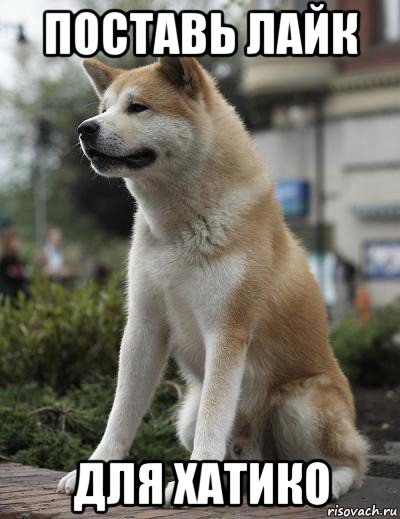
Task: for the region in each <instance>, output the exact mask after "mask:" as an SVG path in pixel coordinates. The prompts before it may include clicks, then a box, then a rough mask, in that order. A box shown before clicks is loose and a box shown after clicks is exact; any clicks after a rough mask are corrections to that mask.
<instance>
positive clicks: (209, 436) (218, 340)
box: [191, 334, 247, 461]
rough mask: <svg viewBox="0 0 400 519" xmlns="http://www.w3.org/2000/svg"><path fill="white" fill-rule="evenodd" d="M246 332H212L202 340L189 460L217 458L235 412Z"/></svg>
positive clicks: (223, 452) (229, 430) (243, 361)
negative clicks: (199, 389) (201, 367)
mask: <svg viewBox="0 0 400 519" xmlns="http://www.w3.org/2000/svg"><path fill="white" fill-rule="evenodd" d="M246 339H247V334H238V335H237V336H235V337H233V336H232V335H229V334H228V335H226V334H224V335H222V334H220V335H218V334H216V335H214V334H213V335H212V337H210V338H209V339H208V340H207V341H206V364H205V373H204V383H203V390H202V394H201V399H200V407H199V414H198V417H197V424H196V430H195V436H194V449H193V452H192V455H191V459H192V460H198V461H202V460H218V461H222V460H223V459H224V457H225V453H226V446H227V442H228V439H229V435H230V432H231V429H232V426H233V422H234V419H235V415H236V409H237V403H238V399H239V394H240V386H241V382H242V376H243V372H244V366H245V359H246V352H247V344H246Z"/></svg>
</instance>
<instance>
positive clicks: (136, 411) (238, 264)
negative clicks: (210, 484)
mask: <svg viewBox="0 0 400 519" xmlns="http://www.w3.org/2000/svg"><path fill="white" fill-rule="evenodd" d="M83 66H84V68H85V70H86V72H87V74H88V75H89V77H90V79H91V81H92V83H93V86H94V88H95V89H96V91H97V93H98V95H99V97H100V99H101V103H100V113H99V115H97V116H95V117H92V118H91V119H88V120H86V121H84V122H83V123H82V124H81V125H80V127H79V135H80V141H81V145H82V148H83V150H84V152H85V154H86V156H87V157H88V158H89V159H90V161H91V164H92V167H93V168H94V169H95V171H97V172H98V173H99V174H101V175H106V176H115V177H123V178H124V179H125V182H126V185H127V187H128V189H129V191H130V192H131V193H132V195H133V196H134V197H135V198H136V200H137V202H138V211H137V214H136V218H135V226H134V233H133V241H132V247H131V250H130V256H129V274H128V276H129V293H128V319H127V324H126V328H125V332H124V335H123V339H122V344H121V352H120V363H119V373H118V385H117V389H116V394H115V400H114V404H113V407H112V410H111V414H110V417H109V419H108V424H107V428H106V431H105V433H104V436H103V438H102V440H101V442H100V444H99V446H98V447H97V449H96V450H95V452H94V453H93V455H92V456H91V459H94V460H106V461H107V460H119V459H123V458H124V457H126V456H127V455H128V452H129V449H130V447H131V444H132V441H133V437H134V435H135V431H136V430H137V428H138V426H139V424H140V421H141V419H142V417H143V415H144V413H145V412H146V410H147V408H148V406H149V404H150V401H151V399H152V397H153V394H154V390H155V388H156V386H157V384H158V382H159V380H160V377H161V374H162V371H163V367H164V365H165V363H166V360H167V357H168V355H169V354H171V355H173V356H174V357H175V358H176V360H177V361H178V363H179V366H180V367H181V369H182V372H183V374H184V376H185V379H186V381H187V393H186V396H185V399H184V402H183V405H182V406H181V408H180V412H179V419H178V433H179V437H180V440H181V441H182V443H183V445H184V446H185V447H186V448H187V449H188V450H189V451H190V452H191V459H193V460H223V459H225V458H228V459H248V460H250V459H253V460H254V459H260V460H264V459H274V458H275V459H285V460H290V459H296V460H298V459H301V460H311V459H314V458H320V459H321V458H322V459H325V460H326V461H327V462H328V463H330V464H331V466H332V469H333V475H332V478H333V479H332V490H333V497H334V498H338V497H339V496H340V495H342V494H344V493H345V492H347V491H348V490H349V489H350V488H353V487H358V486H359V485H360V484H361V482H362V478H363V476H364V473H365V470H366V458H367V444H366V442H365V440H364V439H363V438H362V437H361V436H360V434H359V433H358V432H357V430H356V428H355V413H354V404H353V398H352V394H351V390H350V387H349V384H348V381H347V379H346V378H345V376H344V375H343V374H342V372H341V370H340V368H339V366H338V363H337V361H336V359H335V358H334V356H333V353H332V350H331V348H330V345H329V342H328V327H327V320H326V316H325V309H324V303H323V300H322V298H321V294H320V291H319V289H318V286H317V284H316V281H315V280H314V278H313V276H312V275H311V273H310V272H309V269H308V266H307V262H306V258H305V254H304V251H303V249H302V247H301V246H300V245H299V243H298V241H297V240H296V239H295V238H294V237H293V235H292V234H291V233H290V231H289V230H288V228H287V226H286V224H285V222H284V219H283V217H282V214H281V211H280V208H279V205H278V203H277V201H276V199H275V196H274V186H273V182H272V180H271V176H270V175H269V173H268V172H267V171H266V168H265V166H264V164H263V163H262V161H261V160H260V158H259V157H258V155H257V153H256V151H255V150H254V148H253V144H252V142H251V139H250V136H249V135H248V133H247V132H246V130H245V128H244V127H243V124H242V122H241V120H240V118H239V117H238V115H237V114H236V113H235V110H234V109H233V108H232V107H231V106H229V105H228V103H227V102H226V101H225V99H224V98H223V96H222V95H221V94H220V92H219V91H218V89H217V87H216V86H215V84H214V82H213V80H212V79H211V77H210V76H209V75H208V74H207V73H206V72H205V70H204V69H203V68H202V67H201V66H200V65H199V63H198V62H197V61H196V60H195V59H193V58H187V57H185V58H177V57H164V58H161V59H160V60H159V61H158V62H157V63H154V64H152V65H149V66H146V67H141V68H137V69H134V70H130V71H123V70H119V69H113V68H110V67H108V66H105V65H104V64H102V63H100V62H98V61H96V60H94V59H90V60H85V61H84V62H83ZM288 153H290V149H289V150H288ZM74 487H75V473H74V472H72V473H71V474H68V475H67V476H65V477H64V478H63V479H62V480H61V481H60V484H59V491H60V492H66V493H72V492H73V490H74ZM170 495H171V486H169V487H168V488H167V500H168V499H169V497H170Z"/></svg>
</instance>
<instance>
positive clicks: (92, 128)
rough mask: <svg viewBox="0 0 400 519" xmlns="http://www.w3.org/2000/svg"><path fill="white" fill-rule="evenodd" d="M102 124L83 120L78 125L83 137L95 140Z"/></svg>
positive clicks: (80, 134)
mask: <svg viewBox="0 0 400 519" xmlns="http://www.w3.org/2000/svg"><path fill="white" fill-rule="evenodd" d="M99 128H100V125H99V123H97V122H96V121H83V123H82V124H80V125H79V126H78V134H79V136H80V137H82V139H86V140H93V138H94V137H95V136H96V135H97V133H98V131H99Z"/></svg>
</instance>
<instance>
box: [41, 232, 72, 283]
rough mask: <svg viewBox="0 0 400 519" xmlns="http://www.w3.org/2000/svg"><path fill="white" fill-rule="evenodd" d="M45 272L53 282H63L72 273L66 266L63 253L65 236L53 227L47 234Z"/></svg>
mask: <svg viewBox="0 0 400 519" xmlns="http://www.w3.org/2000/svg"><path fill="white" fill-rule="evenodd" d="M43 254H44V267H43V272H44V273H45V274H46V276H48V277H49V278H50V279H52V280H53V281H63V280H65V279H66V278H68V277H69V275H70V271H69V268H68V267H67V265H66V264H65V258H64V251H63V234H62V231H61V229H59V228H58V227H51V228H50V229H49V230H48V231H47V234H46V241H45V244H44V249H43Z"/></svg>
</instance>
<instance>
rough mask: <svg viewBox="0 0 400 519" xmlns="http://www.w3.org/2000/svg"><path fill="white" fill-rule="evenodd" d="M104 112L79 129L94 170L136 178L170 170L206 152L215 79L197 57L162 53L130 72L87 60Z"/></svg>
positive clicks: (105, 173)
mask: <svg viewBox="0 0 400 519" xmlns="http://www.w3.org/2000/svg"><path fill="white" fill-rule="evenodd" d="M83 67H84V69H85V71H86V73H87V74H88V76H89V78H90V80H91V82H92V84H93V86H94V89H95V90H96V92H97V94H98V96H99V97H100V113H99V114H98V115H96V116H95V117H91V118H90V119H87V120H86V121H83V122H82V124H80V126H79V127H78V133H79V139H80V143H81V146H82V149H83V151H84V153H85V155H86V156H87V157H88V159H89V160H90V162H91V164H92V166H93V168H94V169H95V170H96V171H97V172H98V173H99V174H102V175H107V176H117V177H125V178H137V177H138V176H140V175H151V174H152V173H153V174H160V173H161V174H168V172H172V171H175V172H176V171H178V170H179V167H185V166H186V167H187V166H188V165H189V164H190V163H191V161H193V160H194V159H196V160H199V159H201V156H202V155H203V156H205V155H206V154H207V147H208V142H209V140H210V131H209V130H210V124H211V121H210V117H209V116H208V110H207V104H208V102H209V99H208V97H209V95H210V92H211V91H212V90H213V89H214V87H213V83H212V80H211V79H210V77H209V76H208V75H207V73H206V72H205V71H204V69H203V68H202V67H201V66H200V64H199V63H198V62H197V61H196V60H195V59H193V58H188V57H182V58H178V57H163V58H160V59H159V61H158V62H156V63H154V64H152V65H148V66H145V67H140V68H136V69H133V70H130V71H124V70H121V69H115V68H111V67H108V66H106V65H104V64H103V63H100V62H99V61H97V60H95V59H88V60H84V61H83Z"/></svg>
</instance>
